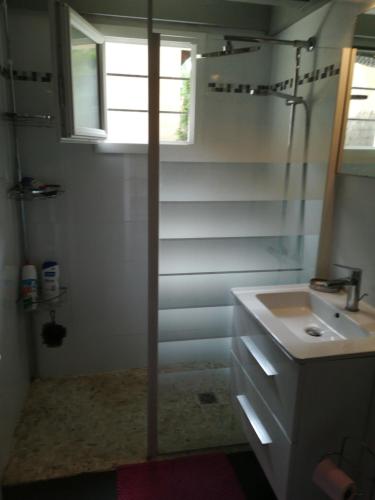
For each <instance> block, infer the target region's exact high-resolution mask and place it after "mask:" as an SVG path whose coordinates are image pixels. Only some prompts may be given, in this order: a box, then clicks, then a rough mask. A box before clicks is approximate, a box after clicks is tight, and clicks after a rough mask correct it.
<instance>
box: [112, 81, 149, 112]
mask: <svg viewBox="0 0 375 500" xmlns="http://www.w3.org/2000/svg"><path fill="white" fill-rule="evenodd" d="M107 106H108V108H124V109H138V110H144V111H147V109H148V81H147V78H131V77H130V78H128V77H123V76H108V77H107Z"/></svg>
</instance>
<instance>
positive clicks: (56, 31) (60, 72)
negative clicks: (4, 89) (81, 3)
mask: <svg viewBox="0 0 375 500" xmlns="http://www.w3.org/2000/svg"><path fill="white" fill-rule="evenodd" d="M50 15H51V26H52V30H51V31H52V35H53V42H54V47H55V57H54V58H53V60H54V73H55V78H54V82H55V91H56V95H57V96H58V106H57V109H58V110H59V115H60V131H61V137H63V138H68V139H76V140H77V139H78V140H84V141H86V140H95V141H97V140H103V139H105V137H106V135H107V134H106V116H105V112H104V111H105V106H104V88H103V83H104V82H103V46H104V37H103V35H102V34H101V33H100V32H99V31H97V30H96V29H95V28H94V27H93V26H91V24H89V23H88V22H87V21H86V20H85V19H83V18H82V17H81V16H80V15H79V14H77V13H76V12H75V11H74V10H73V9H71V8H70V7H69V6H68V5H66V4H64V3H61V2H56V1H54V2H51V3H50Z"/></svg>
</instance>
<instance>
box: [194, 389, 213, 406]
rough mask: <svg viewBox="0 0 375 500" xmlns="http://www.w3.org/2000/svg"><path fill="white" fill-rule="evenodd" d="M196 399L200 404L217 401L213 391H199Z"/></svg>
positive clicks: (209, 403) (210, 403)
mask: <svg viewBox="0 0 375 500" xmlns="http://www.w3.org/2000/svg"><path fill="white" fill-rule="evenodd" d="M198 399H199V402H200V404H202V405H212V404H215V403H217V402H218V401H217V397H216V396H215V394H214V393H213V392H201V393H199V394H198Z"/></svg>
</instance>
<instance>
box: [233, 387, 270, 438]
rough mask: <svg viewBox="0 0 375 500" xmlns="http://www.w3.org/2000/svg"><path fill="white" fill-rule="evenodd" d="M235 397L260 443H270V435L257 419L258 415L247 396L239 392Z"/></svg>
mask: <svg viewBox="0 0 375 500" xmlns="http://www.w3.org/2000/svg"><path fill="white" fill-rule="evenodd" d="M236 398H237V401H238V403H239V405H240V407H241V410H242V411H243V412H244V414H245V416H246V418H247V420H248V421H249V424H250V425H251V427H252V429H253V431H254V432H255V434H256V435H257V436H258V439H259V441H260V442H261V444H263V445H266V444H271V443H272V439H271V436H270V435H269V434H268V432H267V431H266V429H265V428H264V426H263V424H262V422H261V421H260V420H259V417H258V415H257V414H256V413H255V411H254V409H253V407H252V406H251V405H250V403H249V400H248V399H247V397H246V396H245V395H244V394H240V395H238V396H236Z"/></svg>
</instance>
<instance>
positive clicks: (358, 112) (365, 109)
mask: <svg viewBox="0 0 375 500" xmlns="http://www.w3.org/2000/svg"><path fill="white" fill-rule="evenodd" d="M372 89H373V90H372ZM351 93H352V96H360V97H362V98H361V99H351V100H350V104H349V113H348V121H347V126H346V135H345V147H347V148H350V147H367V148H372V147H375V58H374V57H373V55H372V54H367V53H360V52H359V53H358V55H357V59H356V63H355V64H354V70H353V79H352V92H351Z"/></svg>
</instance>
